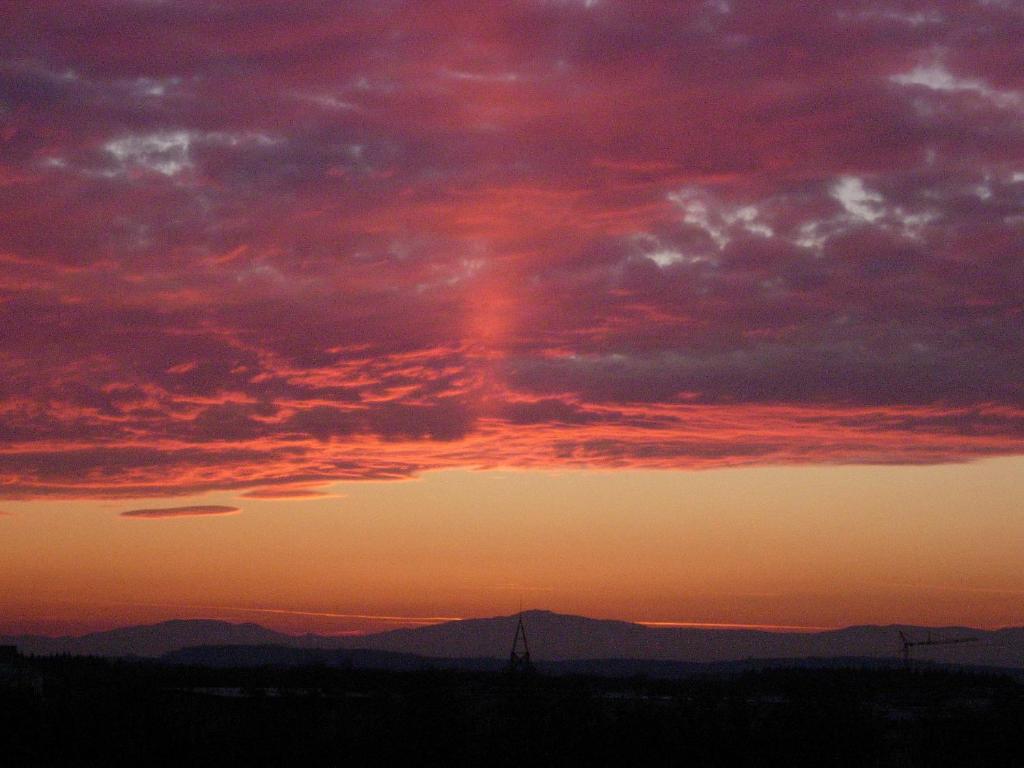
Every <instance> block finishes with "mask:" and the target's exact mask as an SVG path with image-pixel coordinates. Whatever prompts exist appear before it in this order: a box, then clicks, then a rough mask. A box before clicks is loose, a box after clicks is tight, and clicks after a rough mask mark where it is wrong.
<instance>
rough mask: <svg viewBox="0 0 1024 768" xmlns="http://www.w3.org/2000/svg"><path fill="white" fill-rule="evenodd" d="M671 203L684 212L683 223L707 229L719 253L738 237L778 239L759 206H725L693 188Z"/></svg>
mask: <svg viewBox="0 0 1024 768" xmlns="http://www.w3.org/2000/svg"><path fill="white" fill-rule="evenodd" d="M668 199H669V200H671V201H672V202H673V203H675V204H676V205H678V206H679V207H680V208H681V209H682V210H683V221H685V222H686V223H687V224H692V225H694V226H697V227H700V228H701V229H703V230H704V231H705V232H706V233H707V234H708V237H710V238H711V239H712V240H713V241H714V243H715V245H716V246H717V247H718V248H719V250H721V249H722V248H724V247H725V246H727V245H728V244H729V243H730V241H731V240H732V239H733V237H734V236H735V235H736V234H744V233H745V234H748V235H757V236H758V237H773V236H774V235H775V231H774V230H773V229H772V227H771V226H770V225H769V224H768V223H767V222H765V221H764V219H763V218H762V217H761V212H760V210H759V209H758V207H757V206H756V205H741V206H729V205H725V204H721V203H719V202H718V201H716V200H714V199H713V198H712V197H711V196H710V195H709V194H707V193H706V192H705V191H704V190H700V189H696V188H692V187H690V188H684V189H681V190H679V191H677V192H672V193H671V194H669V196H668Z"/></svg>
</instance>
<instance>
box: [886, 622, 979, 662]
mask: <svg viewBox="0 0 1024 768" xmlns="http://www.w3.org/2000/svg"><path fill="white" fill-rule="evenodd" d="M899 633H900V643H901V644H902V645H903V666H905V667H909V666H910V649H911V648H916V647H918V646H921V645H960V644H961V643H976V642H978V638H976V637H947V638H938V639H934V640H933V639H932V633H931V632H929V633H928V637H927V639H925V640H911V639H910V638H909V637H907V636H906V635H905V634H903V630H902V629H901V630H899Z"/></svg>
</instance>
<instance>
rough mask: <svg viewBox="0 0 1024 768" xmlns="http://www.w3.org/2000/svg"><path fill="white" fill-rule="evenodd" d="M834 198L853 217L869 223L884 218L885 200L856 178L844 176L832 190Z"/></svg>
mask: <svg viewBox="0 0 1024 768" xmlns="http://www.w3.org/2000/svg"><path fill="white" fill-rule="evenodd" d="M831 194H832V197H834V198H835V199H836V200H838V201H839V203H840V205H842V206H843V208H845V209H846V212H847V213H848V214H850V215H851V216H853V217H855V218H858V219H861V220H862V221H866V222H868V223H871V222H874V221H877V220H878V219H880V218H881V217H882V213H883V210H884V209H883V206H882V204H883V203H884V202H885V198H884V197H882V196H881V195H880V194H878V193H877V192H870V191H868V190H867V189H866V188H865V187H864V182H863V181H861V180H860V179H858V178H857V177H856V176H843V177H842V178H840V179H839V181H837V182H836V183H835V184H834V185H833V186H832V189H831Z"/></svg>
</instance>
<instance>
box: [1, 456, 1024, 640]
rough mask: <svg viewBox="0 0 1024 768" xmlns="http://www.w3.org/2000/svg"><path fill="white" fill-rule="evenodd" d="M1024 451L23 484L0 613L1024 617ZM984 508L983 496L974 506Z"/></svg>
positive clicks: (11, 522)
mask: <svg viewBox="0 0 1024 768" xmlns="http://www.w3.org/2000/svg"><path fill="white" fill-rule="evenodd" d="M1021 476H1024V460H1021V459H991V460H986V461H981V462H977V463H973V464H959V465H945V466H930V467H863V466H860V467H775V468H756V469H754V468H751V469H722V470H709V471H705V472H672V471H657V470H644V471H637V470H620V471H561V472H545V471H468V470H446V471H438V472H430V473H426V474H424V475H423V476H422V477H421V478H419V479H416V480H411V481H405V482H359V483H345V484H337V485H335V486H332V487H331V488H330V491H331V492H332V494H337V495H336V496H335V495H331V496H327V497H315V496H314V497H310V498H308V499H303V500H301V501H295V500H290V499H271V500H265V499H252V498H244V497H242V496H240V495H233V494H226V493H221V494H209V495H207V496H203V497H196V498H194V499H192V498H189V499H183V500H180V501H178V500H176V501H175V502H174V504H173V506H174V507H183V506H185V505H186V504H188V505H196V506H209V505H232V506H239V507H242V508H243V509H242V512H241V513H239V514H236V515H230V516H210V517H204V516H184V517H179V518H163V519H161V518H155V519H152V520H138V519H136V520H128V519H124V518H122V517H120V513H121V512H123V511H125V510H129V509H134V508H138V507H153V506H157V504H154V502H153V500H151V499H150V500H127V501H124V502H120V501H102V502H98V501H76V502H52V501H33V502H12V503H9V504H6V505H5V511H7V512H9V513H11V514H9V515H7V516H5V517H3V518H2V519H0V535H2V536H3V541H4V549H5V556H4V558H3V561H2V562H0V584H2V585H3V589H2V590H0V595H2V597H0V615H2V620H0V631H2V632H6V633H11V632H19V631H32V632H37V631H38V632H43V633H49V634H63V633H65V632H84V631H90V630H96V629H105V628H111V627H114V626H119V625H125V624H132V623H144V622H151V621H160V620H165V619H169V618H194V617H206V618H220V619H226V620H231V621H243V620H244V621H256V622H258V623H261V624H264V625H266V626H269V627H272V628H275V629H278V630H281V631H286V632H293V633H302V632H310V631H312V632H322V633H327V634H332V633H333V634H341V633H363V632H373V631H381V630H384V629H390V628H394V627H399V626H420V625H423V624H426V623H435V622H438V621H443V620H451V619H457V618H469V617H481V616H494V615H506V614H510V613H514V612H516V611H517V610H518V607H519V605H520V604H522V605H524V606H525V607H527V608H544V609H549V610H554V611H558V612H563V613H576V614H581V615H587V616H593V617H597V618H615V619H624V620H630V621H636V622H639V623H642V624H646V625H648V626H703V627H720V628H730V627H731V628H739V627H751V628H764V629H776V630H787V629H794V630H795V629H801V630H805V631H816V630H820V629H824V628H834V627H840V626H847V625H851V624H866V623H875V624H888V623H913V624H927V625H950V624H961V625H971V626H978V627H998V626H1005V625H1019V624H1024V612H1022V608H1021V603H1020V595H1021V594H1022V593H1024V575H1022V574H1024V554H1022V553H1024V547H1022V546H1021V542H1022V540H1024V522H1022V521H1021V519H1020V516H1019V510H1018V508H1017V500H1018V497H1019V482H1018V481H1017V479H1016V478H1019V477H1021ZM978 508H984V509H985V510H986V514H985V515H983V516H981V515H977V514H975V510H977V509H978Z"/></svg>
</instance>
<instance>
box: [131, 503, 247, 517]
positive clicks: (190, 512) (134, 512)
mask: <svg viewBox="0 0 1024 768" xmlns="http://www.w3.org/2000/svg"><path fill="white" fill-rule="evenodd" d="M241 511H242V510H241V509H239V508H238V507H227V506H221V505H217V504H208V505H195V506H188V507H157V508H152V509H130V510H128V511H127V512H122V513H121V517H128V518H132V519H134V520H166V519H170V518H179V517H218V516H223V515H237V514H238V513H239V512H241Z"/></svg>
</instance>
